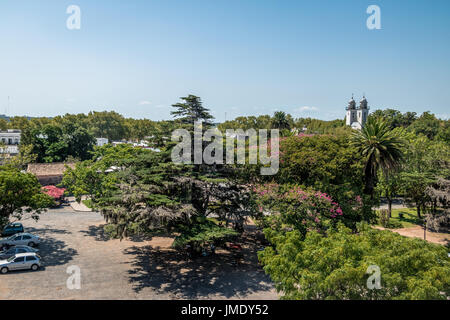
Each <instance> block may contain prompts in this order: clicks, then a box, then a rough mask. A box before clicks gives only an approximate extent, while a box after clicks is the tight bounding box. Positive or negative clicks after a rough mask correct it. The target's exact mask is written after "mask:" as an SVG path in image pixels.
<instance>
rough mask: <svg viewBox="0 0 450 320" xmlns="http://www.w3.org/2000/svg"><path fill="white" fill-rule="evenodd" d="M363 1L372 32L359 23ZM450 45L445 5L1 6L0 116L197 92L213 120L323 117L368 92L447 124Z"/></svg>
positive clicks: (135, 103) (437, 0)
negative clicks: (376, 11) (74, 19)
mask: <svg viewBox="0 0 450 320" xmlns="http://www.w3.org/2000/svg"><path fill="white" fill-rule="evenodd" d="M72 4H73V5H78V6H79V7H80V8H81V29H80V30H68V29H67V28H66V20H67V18H68V17H69V15H68V14H67V13H66V9H67V7H68V6H69V5H72ZM371 4H376V5H378V6H379V7H380V8H381V27H382V29H381V30H369V29H367V27H366V20H367V18H368V17H369V15H368V14H367V13H366V9H367V7H368V6H369V5H371ZM449 39H450V1H447V0H433V1H425V0H420V1H415V0H408V1H402V0H395V1H394V0H389V1H387V0H386V1H382V0H372V1H364V0H353V1H351V0H342V1H336V0H329V1H324V0H316V1H312V0H311V1H300V0H296V1H288V0H273V1H264V0H226V1H225V0H180V1H174V0H160V1H149V0H141V1H139V0H127V1H119V0H108V1H106V0H105V1H103V0H96V1H92V0H70V1H64V0H45V1H44V0H42V1H37V0H28V1H25V0H22V1H13V0H3V1H1V3H0V40H1V45H0V114H1V113H4V112H5V108H6V107H7V99H8V98H7V97H8V96H10V97H11V98H10V99H11V102H10V107H9V109H8V110H7V111H8V114H9V115H31V116H55V115H58V114H65V113H80V112H85V113H86V112H89V111H91V110H97V111H103V110H115V111H117V112H119V113H121V114H124V115H125V116H131V117H135V118H150V119H153V120H160V119H169V118H170V111H171V110H170V109H171V107H170V105H171V104H173V103H176V102H178V98H179V97H181V96H185V95H187V94H189V93H192V94H195V95H198V96H200V97H202V99H203V101H204V104H205V106H207V107H209V108H210V109H211V111H212V113H213V115H214V116H215V117H216V119H217V120H218V121H223V120H224V118H225V112H226V113H227V119H232V118H234V117H236V116H239V115H252V114H254V115H258V114H271V113H273V112H274V111H276V110H283V111H286V112H289V113H291V114H292V115H293V116H294V117H308V116H311V117H315V118H320V119H326V120H329V119H336V118H344V116H345V111H344V108H345V107H346V104H347V101H348V100H349V98H350V96H351V94H352V93H354V94H355V98H356V99H359V98H361V96H362V95H363V93H365V94H366V96H367V99H368V101H369V105H370V106H371V108H372V109H378V108H383V109H384V108H388V107H392V108H397V109H399V110H401V111H416V112H418V113H421V112H423V111H426V110H430V111H432V112H433V113H435V114H437V115H439V116H440V117H443V118H448V117H449V115H450V111H449V110H450V108H449V106H450V90H449V84H450V59H449V57H450V41H449Z"/></svg>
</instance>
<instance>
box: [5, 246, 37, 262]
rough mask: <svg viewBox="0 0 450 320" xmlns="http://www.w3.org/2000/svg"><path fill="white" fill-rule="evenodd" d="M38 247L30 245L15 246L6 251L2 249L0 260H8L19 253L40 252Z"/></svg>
mask: <svg viewBox="0 0 450 320" xmlns="http://www.w3.org/2000/svg"><path fill="white" fill-rule="evenodd" d="M38 251H39V250H38V249H35V248H32V247H29V246H15V247H12V248H9V249H8V250H5V251H0V260H7V259H9V258H11V257H12V256H15V255H16V254H19V253H27V252H36V253H37V252H38Z"/></svg>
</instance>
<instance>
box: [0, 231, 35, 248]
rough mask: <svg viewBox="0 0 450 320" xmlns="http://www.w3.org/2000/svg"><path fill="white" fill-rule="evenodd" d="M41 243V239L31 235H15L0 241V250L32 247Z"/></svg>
mask: <svg viewBox="0 0 450 320" xmlns="http://www.w3.org/2000/svg"><path fill="white" fill-rule="evenodd" d="M39 243H41V239H40V238H39V237H38V236H35V235H32V234H31V233H17V234H15V235H13V236H11V237H8V238H5V239H0V248H5V247H6V248H9V247H13V246H19V245H23V246H29V247H34V246H37V245H38V244H39Z"/></svg>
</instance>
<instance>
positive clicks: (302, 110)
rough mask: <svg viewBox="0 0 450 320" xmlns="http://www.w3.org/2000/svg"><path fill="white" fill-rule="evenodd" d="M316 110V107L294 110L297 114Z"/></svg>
mask: <svg viewBox="0 0 450 320" xmlns="http://www.w3.org/2000/svg"><path fill="white" fill-rule="evenodd" d="M317 110H319V108H317V107H310V106H303V107H300V108H297V109H296V111H299V112H308V111H317Z"/></svg>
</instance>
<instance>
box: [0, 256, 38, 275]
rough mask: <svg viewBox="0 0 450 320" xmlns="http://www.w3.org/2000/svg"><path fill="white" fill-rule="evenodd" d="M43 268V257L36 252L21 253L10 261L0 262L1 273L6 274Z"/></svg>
mask: <svg viewBox="0 0 450 320" xmlns="http://www.w3.org/2000/svg"><path fill="white" fill-rule="evenodd" d="M40 267H41V257H39V256H38V255H37V254H36V253H34V252H27V253H19V254H16V255H15V256H12V257H11V258H9V259H8V260H1V261H0V273H2V274H5V273H8V272H9V271H13V270H33V271H36V270H38V269H39V268H40Z"/></svg>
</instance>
